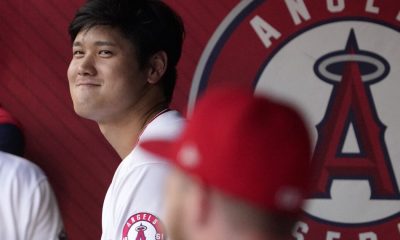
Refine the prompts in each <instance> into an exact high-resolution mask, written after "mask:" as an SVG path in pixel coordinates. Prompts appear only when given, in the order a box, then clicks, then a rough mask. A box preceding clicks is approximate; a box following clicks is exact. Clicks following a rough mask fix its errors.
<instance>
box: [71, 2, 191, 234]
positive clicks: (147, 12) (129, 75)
mask: <svg viewBox="0 0 400 240" xmlns="http://www.w3.org/2000/svg"><path fill="white" fill-rule="evenodd" d="M183 32H184V27H183V24H182V21H181V18H180V17H179V16H178V15H177V14H176V13H175V12H174V11H173V10H172V9H171V8H170V7H168V6H167V5H166V4H165V3H164V2H162V1H158V0H140V1H131V0H92V1H87V2H86V3H85V4H84V5H83V6H82V7H81V8H80V9H79V10H78V11H77V13H76V15H75V17H74V19H73V20H72V22H71V24H70V27H69V33H70V36H71V39H72V53H73V57H72V60H71V62H70V65H69V68H68V80H69V87H70V93H71V97H72V100H73V105H74V110H75V112H76V113H77V114H78V115H79V116H81V117H83V118H87V119H91V120H93V121H96V122H97V123H98V125H99V128H100V130H101V132H102V134H103V135H104V137H105V138H106V139H107V141H108V142H109V143H110V144H111V145H112V146H113V148H114V149H115V150H116V152H117V153H118V155H119V156H120V157H121V159H123V160H122V162H121V163H120V165H119V166H118V168H117V170H116V172H115V174H114V177H113V179H112V182H111V185H110V186H109V188H108V191H107V194H106V196H105V200H104V204H103V211H102V239H103V240H109V239H113V240H117V239H124V240H127V239H157V240H162V239H165V237H166V233H165V230H164V227H163V219H162V216H161V213H160V212H161V209H162V207H163V201H162V192H163V183H164V181H165V178H166V176H167V173H168V172H169V170H170V167H169V166H168V164H167V163H165V162H163V161H159V159H158V158H157V157H155V156H154V155H151V154H148V153H147V152H144V151H143V150H142V149H141V148H140V147H138V143H139V142H141V141H144V140H149V139H156V138H157V139H158V138H163V139H171V138H174V137H175V136H176V135H177V134H178V133H179V132H180V129H181V127H182V125H183V123H184V120H183V119H182V117H181V116H180V115H179V114H178V112H176V111H173V110H170V109H169V103H170V101H171V98H172V94H173V90H174V86H175V81H176V65H177V63H178V60H179V58H180V55H181V48H182V42H183Z"/></svg>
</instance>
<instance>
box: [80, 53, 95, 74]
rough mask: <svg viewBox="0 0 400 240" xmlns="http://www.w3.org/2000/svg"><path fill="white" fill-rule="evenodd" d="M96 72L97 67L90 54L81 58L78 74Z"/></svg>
mask: <svg viewBox="0 0 400 240" xmlns="http://www.w3.org/2000/svg"><path fill="white" fill-rule="evenodd" d="M94 74H96V68H95V64H94V59H93V57H91V56H90V55H86V56H84V57H83V58H81V61H80V63H79V66H78V75H82V76H83V75H94Z"/></svg>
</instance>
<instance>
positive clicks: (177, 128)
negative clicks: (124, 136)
mask: <svg viewBox="0 0 400 240" xmlns="http://www.w3.org/2000/svg"><path fill="white" fill-rule="evenodd" d="M185 123H186V120H185V119H184V118H183V117H182V115H181V114H180V113H179V112H177V111H175V110H170V111H167V112H165V113H163V114H161V115H159V116H157V117H156V118H155V119H153V121H151V122H150V123H149V124H148V125H147V126H146V128H145V129H144V131H143V134H142V135H141V137H140V140H139V141H142V140H143V139H145V140H148V139H151V138H156V139H163V138H166V139H169V138H174V137H176V136H177V135H178V134H179V133H180V132H181V131H182V129H183V126H184V125H185Z"/></svg>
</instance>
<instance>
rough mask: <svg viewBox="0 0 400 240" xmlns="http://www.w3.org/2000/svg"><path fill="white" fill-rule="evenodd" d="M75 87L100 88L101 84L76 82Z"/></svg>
mask: <svg viewBox="0 0 400 240" xmlns="http://www.w3.org/2000/svg"><path fill="white" fill-rule="evenodd" d="M75 86H77V87H79V86H87V87H100V86H101V84H100V83H97V82H78V83H76V84H75Z"/></svg>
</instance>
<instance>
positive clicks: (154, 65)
mask: <svg viewBox="0 0 400 240" xmlns="http://www.w3.org/2000/svg"><path fill="white" fill-rule="evenodd" d="M167 65H168V57H167V53H166V52H164V51H159V52H157V53H155V54H153V56H151V58H150V60H149V70H148V77H147V82H149V83H150V84H156V83H158V81H160V79H161V78H162V76H164V74H165V71H167Z"/></svg>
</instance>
